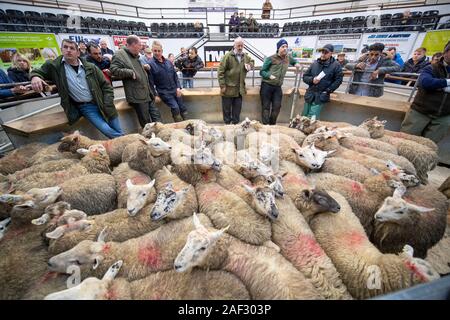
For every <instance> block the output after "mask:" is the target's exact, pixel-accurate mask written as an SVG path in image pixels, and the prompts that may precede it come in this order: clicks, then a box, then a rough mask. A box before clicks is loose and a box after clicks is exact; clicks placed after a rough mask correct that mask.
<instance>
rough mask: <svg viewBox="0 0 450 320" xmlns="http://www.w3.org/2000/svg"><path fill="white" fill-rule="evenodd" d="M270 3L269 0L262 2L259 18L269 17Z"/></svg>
mask: <svg viewBox="0 0 450 320" xmlns="http://www.w3.org/2000/svg"><path fill="white" fill-rule="evenodd" d="M272 9H273V7H272V4H271V3H270V0H266V2H264V4H263V7H262V10H263V11H262V15H261V19H270V10H272Z"/></svg>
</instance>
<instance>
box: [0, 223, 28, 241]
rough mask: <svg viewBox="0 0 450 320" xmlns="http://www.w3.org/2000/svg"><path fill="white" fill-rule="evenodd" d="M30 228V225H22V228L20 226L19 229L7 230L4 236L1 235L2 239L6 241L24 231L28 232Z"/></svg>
mask: <svg viewBox="0 0 450 320" xmlns="http://www.w3.org/2000/svg"><path fill="white" fill-rule="evenodd" d="M29 230H30V227H29V226H27V227H24V228H20V229H16V230H11V229H9V230H7V231H6V234H5V236H4V237H3V239H2V241H8V240H11V239H14V238H16V237H18V236H20V235H22V234H24V233H26V232H28V231H29Z"/></svg>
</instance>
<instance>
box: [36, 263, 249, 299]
mask: <svg viewBox="0 0 450 320" xmlns="http://www.w3.org/2000/svg"><path fill="white" fill-rule="evenodd" d="M122 263H123V262H122V260H119V261H117V262H115V263H114V264H113V265H112V266H111V267H110V268H109V269H108V271H106V273H105V275H104V276H103V278H102V279H101V280H100V279H97V278H94V277H91V278H87V279H85V280H83V282H81V283H80V284H79V285H77V286H75V287H72V288H69V289H66V290H63V291H59V292H54V293H51V294H49V295H47V296H45V298H44V299H45V300H86V299H89V300H124V299H139V300H155V299H157V300H161V299H171V300H173V299H189V300H194V299H208V300H210V299H211V300H214V299H220V300H224V299H233V300H237V299H239V300H248V299H249V298H250V296H249V293H248V291H247V289H246V288H245V286H244V284H243V283H242V282H241V281H240V280H239V279H238V278H237V277H236V276H234V275H233V274H230V273H228V272H226V271H221V270H219V271H204V270H194V271H192V272H190V273H178V272H175V271H174V270H170V271H164V272H158V273H155V274H152V275H150V276H148V277H146V278H144V279H140V280H135V281H128V280H127V279H124V278H118V279H114V278H115V277H116V275H117V274H118V273H119V270H120V268H121V267H122Z"/></svg>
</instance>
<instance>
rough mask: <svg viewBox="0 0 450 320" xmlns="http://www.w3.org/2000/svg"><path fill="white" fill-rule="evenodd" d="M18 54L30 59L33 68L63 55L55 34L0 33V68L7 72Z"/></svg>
mask: <svg viewBox="0 0 450 320" xmlns="http://www.w3.org/2000/svg"><path fill="white" fill-rule="evenodd" d="M16 52H18V53H20V54H21V55H23V56H25V57H26V58H28V60H30V62H31V65H32V67H33V68H37V67H40V66H41V65H42V64H43V63H44V62H45V61H46V60H48V59H55V58H56V57H58V56H59V55H60V54H61V51H60V49H59V45H58V42H57V41H56V36H55V35H54V34H53V33H15V32H11V33H6V32H0V68H2V69H4V70H5V71H6V70H7V69H8V68H9V67H10V66H11V64H12V58H13V55H14V54H15V53H16Z"/></svg>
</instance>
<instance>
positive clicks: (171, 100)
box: [159, 92, 187, 116]
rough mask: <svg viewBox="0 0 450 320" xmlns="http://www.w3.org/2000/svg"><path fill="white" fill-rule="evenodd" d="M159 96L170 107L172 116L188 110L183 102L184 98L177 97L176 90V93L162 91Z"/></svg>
mask: <svg viewBox="0 0 450 320" xmlns="http://www.w3.org/2000/svg"><path fill="white" fill-rule="evenodd" d="M159 97H160V98H161V100H162V102H164V103H165V104H167V105H168V106H169V107H170V111H171V112H172V116H176V115H179V114H183V113H185V112H186V111H187V109H186V106H185V105H184V103H183V99H182V98H181V97H177V94H176V92H174V93H161V92H160V93H159Z"/></svg>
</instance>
